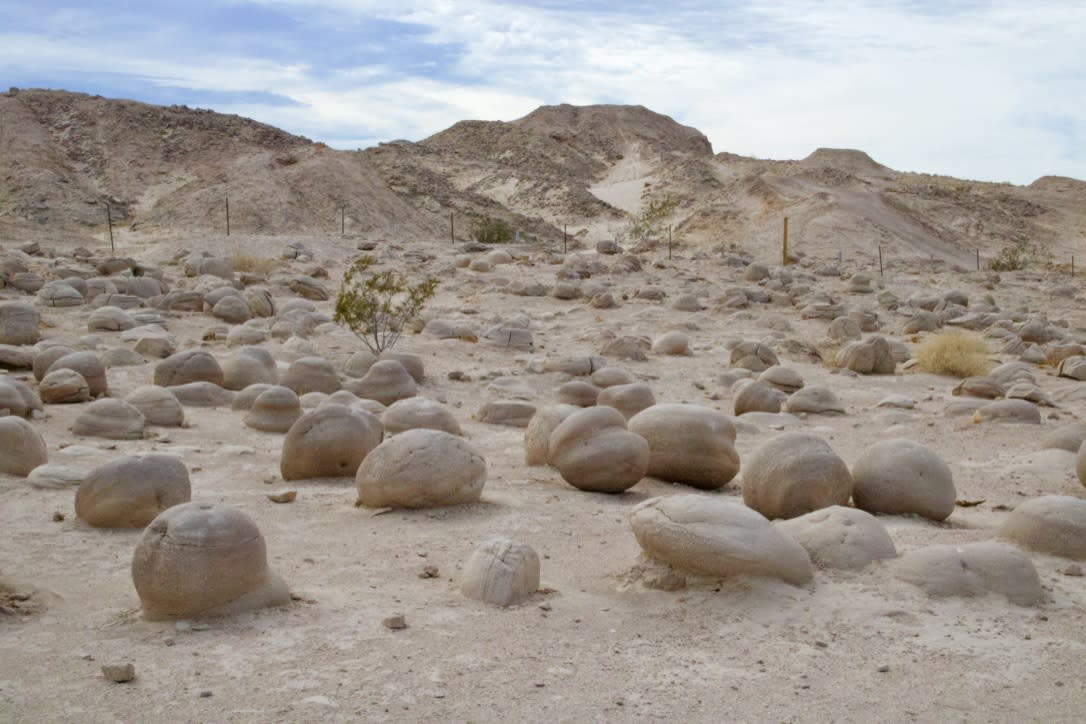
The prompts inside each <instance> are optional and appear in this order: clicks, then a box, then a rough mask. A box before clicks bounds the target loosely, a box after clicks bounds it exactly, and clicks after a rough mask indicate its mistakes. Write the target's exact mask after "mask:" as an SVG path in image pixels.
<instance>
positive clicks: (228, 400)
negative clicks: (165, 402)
mask: <svg viewBox="0 0 1086 724" xmlns="http://www.w3.org/2000/svg"><path fill="white" fill-rule="evenodd" d="M166 389H167V390H169V391H170V392H171V393H173V396H174V397H176V398H177V401H178V402H180V403H181V404H182V405H184V406H186V407H229V406H230V405H231V404H232V403H233V402H234V393H233V392H231V391H230V390H226V389H223V388H222V387H219V386H218V385H216V384H214V383H212V382H189V383H187V384H184V385H172V386H170V387H167V388H166Z"/></svg>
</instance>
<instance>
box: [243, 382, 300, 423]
mask: <svg viewBox="0 0 1086 724" xmlns="http://www.w3.org/2000/svg"><path fill="white" fill-rule="evenodd" d="M301 416H302V403H301V401H300V400H299V399H298V395H297V394H295V392H294V390H292V389H290V388H289V387H280V386H272V387H269V388H268V389H267V390H265V391H264V392H262V393H260V395H259V396H257V398H256V399H255V400H253V404H252V406H251V407H250V409H249V412H248V414H246V415H245V417H244V422H245V424H246V425H247V426H248V427H251V428H253V429H254V430H263V431H265V432H287V431H288V430H290V428H291V426H293V425H294V423H295V422H297V421H298V418H300V417H301Z"/></svg>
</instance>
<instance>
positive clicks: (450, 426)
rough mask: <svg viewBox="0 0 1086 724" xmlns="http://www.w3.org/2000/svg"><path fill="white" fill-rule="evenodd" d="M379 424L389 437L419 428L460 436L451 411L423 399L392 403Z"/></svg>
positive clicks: (439, 404)
mask: <svg viewBox="0 0 1086 724" xmlns="http://www.w3.org/2000/svg"><path fill="white" fill-rule="evenodd" d="M337 394H338V393H337ZM381 423H382V424H383V425H384V426H385V432H386V433H388V434H389V435H396V434H399V433H401V432H405V431H407V430H415V429H419V428H422V429H426V430H441V431H442V432H447V433H449V434H450V435H461V434H462V431H461V429H460V423H459V422H457V421H456V416H455V415H453V413H452V410H450V409H449V408H448V407H446V406H445V405H442V404H441V403H440V402H438V401H436V400H430V399H427V398H425V397H410V398H408V399H406V400H398V401H396V402H393V403H392V404H391V405H389V406H388V408H387V409H386V410H385V411H384V412H383V413H382V414H381Z"/></svg>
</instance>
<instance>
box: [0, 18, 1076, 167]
mask: <svg viewBox="0 0 1086 724" xmlns="http://www.w3.org/2000/svg"><path fill="white" fill-rule="evenodd" d="M9 86H15V87H19V88H59V89H64V90H71V91H80V92H85V93H91V94H98V95H103V96H106V97H111V98H131V99H135V100H140V101H145V102H149V103H158V104H165V105H170V104H184V105H188V106H191V107H198V108H211V109H214V110H216V111H220V112H223V113H236V114H239V115H243V116H248V117H251V118H254V119H256V120H259V121H262V122H265V123H269V124H272V125H274V126H278V127H280V128H283V129H285V130H287V131H290V132H292V133H297V134H300V135H304V136H307V137H309V138H311V139H313V140H317V141H324V142H325V143H328V144H329V145H331V146H333V147H336V148H344V149H354V148H365V147H368V146H373V145H376V144H377V143H379V142H382V141H390V140H394V139H408V140H413V141H417V140H421V139H423V138H425V137H427V136H429V135H432V134H434V133H437V132H438V131H440V130H443V129H445V128H447V127H449V126H450V125H452V124H453V123H455V122H457V121H460V120H467V119H480V120H503V121H509V120H513V119H516V118H519V117H521V116H524V115H526V114H528V113H529V112H531V111H532V110H534V109H535V108H537V107H539V106H540V105H549V104H557V103H572V104H575V105H587V104H594V103H616V104H632V105H643V106H646V107H648V108H650V109H652V110H654V111H657V112H658V113H663V114H665V115H668V116H671V117H672V118H674V119H675V120H677V121H679V122H680V123H683V124H685V125H689V126H693V127H695V128H697V129H698V130H700V131H702V132H703V133H705V135H706V136H708V138H709V140H710V141H711V142H712V144H713V148H714V150H715V151H717V152H721V151H727V152H729V153H736V154H740V155H744V156H754V157H757V158H772V159H798V158H803V157H804V156H806V155H808V154H809V153H811V152H812V151H813V150H815V149H816V148H819V147H832V148H858V149H861V150H864V151H866V152H867V153H869V154H870V155H871V156H872V157H873V158H874V159H875V160H876V161H879V162H880V163H883V164H885V165H887V166H890V167H891V168H895V169H898V170H901V171H918V172H925V173H937V174H946V175H951V176H957V177H960V178H966V179H976V180H985V181H998V182H1003V181H1009V182H1012V183H1018V184H1027V183H1029V182H1031V181H1033V180H1034V179H1036V178H1038V177H1039V176H1043V175H1049V174H1053V175H1062V176H1072V177H1075V178H1078V179H1086V0H1028V1H1022V0H1007V1H1003V2H1001V1H1000V0H988V1H981V0H850V1H843V0H821V1H815V2H810V1H806V0H803V1H801V0H718V1H717V2H709V1H704V0H677V1H675V2H671V3H664V2H660V1H659V0H624V1H622V2H602V1H600V0H580V1H577V0H524V1H522V2H491V1H490V0H455V1H454V0H431V1H429V2H423V1H420V0H402V1H401V2H395V3H390V2H370V1H368V0H309V1H305V2H303V1H301V0H222V1H220V2H205V1H204V0H188V1H187V2H184V3H178V2H156V1H154V0H148V1H145V2H135V3H134V2H127V1H126V2H119V1H109V0H107V1H104V2H94V1H88V2H80V3H64V2H53V1H50V0H45V1H38V2H34V3H29V2H26V1H25V0H0V88H7V87H9Z"/></svg>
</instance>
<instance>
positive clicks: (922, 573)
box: [890, 541, 1044, 606]
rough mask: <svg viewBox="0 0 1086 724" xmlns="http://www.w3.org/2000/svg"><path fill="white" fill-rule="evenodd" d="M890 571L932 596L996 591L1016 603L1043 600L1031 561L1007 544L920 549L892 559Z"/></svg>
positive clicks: (977, 594)
mask: <svg viewBox="0 0 1086 724" xmlns="http://www.w3.org/2000/svg"><path fill="white" fill-rule="evenodd" d="M890 571H891V573H892V574H893V575H894V576H895V577H896V578H899V579H901V580H903V581H906V582H907V583H911V584H913V585H914V586H918V587H919V588H921V589H922V590H924V591H925V592H926V593H927V594H928V595H929V596H933V597H945V596H964V597H971V596H980V595H984V594H987V593H999V594H1002V595H1004V596H1006V597H1007V598H1008V599H1010V600H1011V602H1012V603H1016V604H1018V605H1019V606H1036V605H1037V604H1039V603H1040V602H1041V601H1042V600H1043V599H1044V591H1043V590H1042V589H1041V581H1040V579H1039V578H1038V576H1037V569H1035V568H1034V567H1033V562H1032V561H1030V559H1029V556H1027V555H1026V554H1025V553H1023V552H1022V551H1021V550H1020V549H1018V548H1016V547H1015V546H1013V545H1010V544H1007V543H999V542H996V541H982V542H980V543H964V544H960V545H934V546H929V547H927V548H920V549H918V550H914V551H909V552H908V553H906V554H904V555H902V556H901V557H900V558H898V559H897V560H895V561H892V562H891V563H890Z"/></svg>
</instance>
